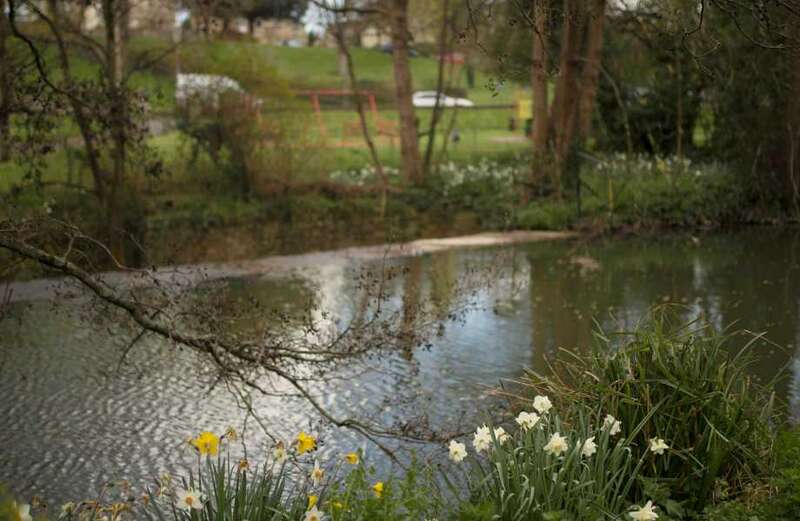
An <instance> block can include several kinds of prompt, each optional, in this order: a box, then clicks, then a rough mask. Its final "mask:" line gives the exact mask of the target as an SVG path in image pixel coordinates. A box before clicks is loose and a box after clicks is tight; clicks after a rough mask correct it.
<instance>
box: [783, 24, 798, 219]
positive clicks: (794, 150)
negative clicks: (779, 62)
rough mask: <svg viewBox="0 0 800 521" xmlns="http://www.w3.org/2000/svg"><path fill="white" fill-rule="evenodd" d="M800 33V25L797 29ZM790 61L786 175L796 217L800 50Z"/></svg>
mask: <svg viewBox="0 0 800 521" xmlns="http://www.w3.org/2000/svg"><path fill="white" fill-rule="evenodd" d="M795 32H796V33H797V34H798V35H800V27H798V28H797V29H796V31H795ZM792 52H793V56H790V57H789V63H790V64H793V65H794V66H793V67H792V69H791V71H792V72H791V80H792V86H791V95H790V96H789V99H790V100H791V101H790V103H789V107H788V114H787V116H788V117H787V123H788V124H787V129H786V130H787V137H788V146H787V150H788V155H789V157H788V161H787V167H786V169H787V171H786V176H787V180H788V183H787V184H788V187H789V190H790V191H791V192H790V194H789V199H790V201H791V204H792V206H793V208H794V211H795V217H798V216H800V50H798V49H794V50H793V51H792Z"/></svg>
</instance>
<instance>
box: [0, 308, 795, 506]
mask: <svg viewBox="0 0 800 521" xmlns="http://www.w3.org/2000/svg"><path fill="white" fill-rule="evenodd" d="M671 316H672V315H670V314H669V313H667V312H663V311H656V312H654V314H653V315H652V316H651V318H650V320H649V321H648V323H647V324H645V325H643V326H642V327H641V328H639V329H638V330H636V331H633V332H631V333H629V334H626V335H621V336H614V337H611V336H606V335H604V334H602V333H600V334H599V335H598V345H597V346H595V348H594V349H593V350H592V349H588V350H587V349H583V350H582V352H584V353H586V352H587V351H588V353H589V354H584V355H576V356H574V357H571V358H570V357H568V358H566V359H563V360H564V361H561V362H556V364H555V365H554V368H553V370H554V372H553V374H552V375H551V376H549V377H540V376H537V375H530V376H529V377H528V378H526V379H524V380H523V383H525V384H526V385H525V386H523V387H522V388H521V390H519V391H518V392H517V394H516V395H515V396H512V397H510V398H509V412H511V415H509V416H508V417H506V418H495V419H494V420H493V421H494V423H493V424H487V425H478V426H475V431H474V432H473V433H469V434H467V435H465V436H460V437H457V438H455V439H453V440H450V441H449V442H448V441H443V442H442V445H441V448H440V454H439V455H440V458H437V459H436V461H434V462H423V461H418V460H413V459H412V460H411V461H410V465H409V468H408V469H407V470H406V471H405V472H403V473H395V474H388V475H378V474H376V472H375V471H374V470H373V469H372V467H371V465H370V461H369V456H370V455H369V454H368V453H364V452H363V451H360V450H354V451H352V452H347V453H342V454H338V455H333V456H331V457H329V458H326V459H325V460H322V459H320V458H318V457H317V456H316V450H317V448H318V443H319V440H318V439H317V436H316V434H315V433H314V432H301V433H297V434H296V436H293V437H292V439H290V440H283V441H279V442H278V443H276V444H275V445H274V446H272V447H267V448H259V449H252V448H251V452H250V454H251V456H250V457H251V458H252V459H251V460H237V461H233V460H231V459H230V458H229V457H228V454H229V452H228V447H229V446H230V445H231V444H235V443H237V434H236V433H235V432H234V431H232V430H230V429H229V430H228V431H227V432H226V433H224V434H223V433H210V432H202V433H200V434H198V436H197V437H195V438H194V439H192V440H190V441H188V442H186V444H185V448H186V450H189V451H195V452H196V453H197V455H198V463H197V465H196V466H195V467H193V468H191V469H185V472H183V473H181V474H176V475H168V474H166V475H162V476H160V477H158V478H157V479H155V480H154V482H153V483H151V484H148V485H147V486H146V488H145V489H134V488H133V487H131V486H130V485H127V484H124V483H123V484H117V485H115V486H116V487H117V488H109V489H108V490H107V491H108V494H107V495H106V496H105V497H104V498H102V500H101V501H100V502H94V501H83V502H75V503H68V504H66V505H64V506H63V507H58V506H56V507H52V506H51V507H50V508H46V507H45V506H43V505H41V504H39V503H35V502H34V504H33V514H34V515H35V516H36V517H37V518H40V519H55V518H56V517H58V518H60V519H71V520H72V519H75V520H84V519H101V518H102V516H107V517H108V518H109V520H114V521H124V520H126V519H131V518H134V517H135V518H137V519H141V518H146V519H153V520H160V521H165V520H169V521H178V520H190V519H191V520H193V521H198V520H203V521H206V520H208V521H211V520H219V519H226V520H229V521H244V520H275V521H277V520H297V519H302V520H304V521H319V520H321V519H323V517H322V516H325V517H324V518H325V519H330V520H342V521H344V520H348V521H350V520H353V521H355V520H374V519H382V520H387V521H401V520H402V521H406V520H410V519H414V520H422V519H441V520H445V519H446V520H461V521H489V520H503V521H506V520H507V521H523V520H524V521H528V520H533V521H552V520H561V521H579V520H599V519H604V520H619V521H622V520H625V521H630V520H633V521H637V520H638V521H653V520H656V519H658V520H675V521H677V520H687V521H691V520H697V521H700V520H703V521H720V520H723V519H724V520H733V521H739V520H742V521H744V520H747V521H754V520H764V521H766V520H780V521H783V520H789V519H796V516H797V514H798V512H800V488H799V487H800V433H798V431H796V430H794V429H790V428H786V427H784V424H783V416H782V414H781V412H780V409H779V408H778V409H776V408H774V403H773V395H772V387H771V386H770V385H759V384H756V383H754V382H753V381H752V379H751V378H750V376H749V374H748V372H747V368H748V366H749V364H750V363H751V362H752V360H753V356H757V352H755V351H753V352H751V350H750V349H749V348H748V347H747V346H748V345H751V344H747V338H745V337H746V335H744V334H726V335H722V334H720V333H718V332H716V331H714V330H712V329H711V328H710V327H708V326H704V325H702V324H698V323H693V324H678V323H674V322H672V320H671V318H670V317H671ZM743 343H744V345H745V347H744V348H742V347H741V346H742V344H743ZM583 347H586V346H583ZM587 374H589V375H592V378H591V379H587V378H586V377H585V376H586V375H587ZM117 496H118V499H115V498H116V497H117ZM20 508H21V509H22V510H20ZM27 508H28V505H23V504H22V502H21V501H20V502H19V503H13V499H12V498H11V497H10V496H8V495H6V496H5V497H4V498H3V499H2V500H0V519H3V520H6V519H10V520H14V521H17V520H18V519H22V520H23V521H27V520H28V519H29V518H27V517H24V516H20V515H19V513H20V512H23V513H27ZM315 516H317V517H315Z"/></svg>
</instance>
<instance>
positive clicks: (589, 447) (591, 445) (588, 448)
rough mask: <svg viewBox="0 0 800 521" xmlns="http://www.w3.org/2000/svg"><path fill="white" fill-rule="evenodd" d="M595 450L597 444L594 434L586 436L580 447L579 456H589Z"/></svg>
mask: <svg viewBox="0 0 800 521" xmlns="http://www.w3.org/2000/svg"><path fill="white" fill-rule="evenodd" d="M595 452H597V444H596V443H595V442H594V436H592V437H591V438H587V439H586V441H584V442H583V446H582V447H581V456H584V457H586V458H591V457H592V456H593V455H594V453H595Z"/></svg>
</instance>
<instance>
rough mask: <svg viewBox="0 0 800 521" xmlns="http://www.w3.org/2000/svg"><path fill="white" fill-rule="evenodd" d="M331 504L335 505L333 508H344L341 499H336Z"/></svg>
mask: <svg viewBox="0 0 800 521" xmlns="http://www.w3.org/2000/svg"><path fill="white" fill-rule="evenodd" d="M331 506H333V508H336V509H340V508H344V503H342V502H341V501H334V502H333V503H331Z"/></svg>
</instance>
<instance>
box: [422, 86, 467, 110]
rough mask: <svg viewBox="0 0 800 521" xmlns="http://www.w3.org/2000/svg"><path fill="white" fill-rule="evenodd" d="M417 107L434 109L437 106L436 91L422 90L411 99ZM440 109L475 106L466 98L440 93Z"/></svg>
mask: <svg viewBox="0 0 800 521" xmlns="http://www.w3.org/2000/svg"><path fill="white" fill-rule="evenodd" d="M411 101H412V103H413V104H414V106H415V107H434V106H435V105H436V91H435V90H421V91H419V92H415V93H414V95H413V96H412V97H411ZM439 106H440V107H474V106H475V104H474V103H473V102H471V101H470V100H468V99H466V98H451V97H450V96H447V95H446V94H444V93H439Z"/></svg>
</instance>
